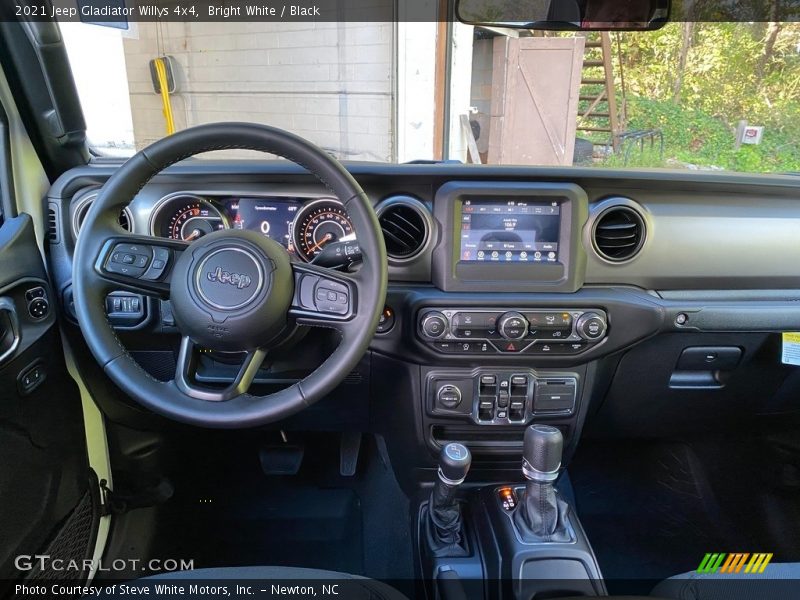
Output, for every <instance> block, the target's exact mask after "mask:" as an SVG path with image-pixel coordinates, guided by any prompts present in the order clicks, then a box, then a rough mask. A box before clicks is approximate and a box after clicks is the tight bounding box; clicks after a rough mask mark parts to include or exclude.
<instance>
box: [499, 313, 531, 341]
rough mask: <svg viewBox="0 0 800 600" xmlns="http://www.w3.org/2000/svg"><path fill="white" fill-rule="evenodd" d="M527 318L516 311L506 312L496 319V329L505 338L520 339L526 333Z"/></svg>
mask: <svg viewBox="0 0 800 600" xmlns="http://www.w3.org/2000/svg"><path fill="white" fill-rule="evenodd" d="M528 326H529V325H528V319H526V318H525V317H524V316H523V315H521V314H520V313H518V312H507V313H504V314H502V315H501V316H500V319H498V321H497V331H499V332H500V335H502V336H503V337H504V338H505V339H507V340H521V339H522V338H524V337H525V336H526V335H528Z"/></svg>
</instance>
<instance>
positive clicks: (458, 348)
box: [417, 308, 608, 355]
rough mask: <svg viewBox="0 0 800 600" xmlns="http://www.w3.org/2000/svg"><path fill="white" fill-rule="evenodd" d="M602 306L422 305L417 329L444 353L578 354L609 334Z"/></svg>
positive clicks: (432, 346)
mask: <svg viewBox="0 0 800 600" xmlns="http://www.w3.org/2000/svg"><path fill="white" fill-rule="evenodd" d="M607 331H608V317H607V315H606V312H605V311H604V310H602V309H596V308H585V309H574V308H570V309H518V308H517V309H514V308H509V309H488V308H487V309H484V308H443V309H438V308H437V309H434V308H430V309H423V310H422V311H420V313H419V316H418V327H417V333H418V335H419V337H420V338H421V339H422V340H423V341H424V342H425V343H426V344H427V345H428V346H430V347H431V348H433V349H434V350H435V351H437V352H440V353H442V354H522V353H524V354H534V355H575V354H580V353H581V352H585V351H586V350H588V349H589V348H590V347H591V346H592V345H594V344H597V343H598V342H600V341H601V340H602V339H603V338H605V336H606V333H607Z"/></svg>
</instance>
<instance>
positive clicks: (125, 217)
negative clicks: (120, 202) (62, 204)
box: [72, 194, 133, 239]
mask: <svg viewBox="0 0 800 600" xmlns="http://www.w3.org/2000/svg"><path fill="white" fill-rule="evenodd" d="M95 198H97V194H89V195H88V196H85V197H84V198H82V199H81V200H79V201H78V203H77V205H76V206H75V209H74V210H73V212H72V235H73V236H75V238H76V239H77V238H78V234H79V233H80V231H81V227H82V226H83V221H84V220H85V219H86V215H87V213H88V212H89V208H91V206H92V202H94V201H95ZM119 225H120V227H122V228H123V229H124V230H125V231H127V232H128V233H133V215H132V214H131V211H130V209H128V208H127V207H125V208H123V209H122V211H120V213H119Z"/></svg>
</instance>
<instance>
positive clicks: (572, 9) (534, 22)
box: [456, 0, 670, 31]
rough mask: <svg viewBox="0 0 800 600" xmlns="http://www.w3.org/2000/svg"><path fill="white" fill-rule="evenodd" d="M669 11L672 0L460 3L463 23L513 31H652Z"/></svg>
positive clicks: (477, 0) (461, 0) (466, 0)
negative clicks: (511, 29) (506, 28)
mask: <svg viewBox="0 0 800 600" xmlns="http://www.w3.org/2000/svg"><path fill="white" fill-rule="evenodd" d="M669 11H670V0H456V16H457V17H458V20H459V21H461V22H462V23H466V24H468V25H482V26H491V27H508V28H513V29H547V30H555V31H561V30H565V31H613V30H652V29H659V28H661V27H663V26H664V24H665V23H666V22H667V21H668V19H669Z"/></svg>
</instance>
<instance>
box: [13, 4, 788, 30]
mask: <svg viewBox="0 0 800 600" xmlns="http://www.w3.org/2000/svg"><path fill="white" fill-rule="evenodd" d="M449 1H450V3H451V6H450V8H449V10H441V6H442V2H440V0H0V6H2V10H0V20H2V21H20V20H21V21H51V20H56V21H62V22H85V23H99V24H109V25H113V24H116V23H120V22H149V21H165V22H169V21H174V22H220V23H223V22H249V21H253V22H256V21H261V22H275V23H280V22H304V21H305V22H309V21H320V22H370V21H372V22H391V21H401V22H415V21H416V22H431V21H439V20H443V19H444V20H449V19H454V17H453V16H452V15H454V14H456V11H455V9H454V4H455V2H456V0H449ZM560 1H566V0H468V4H469V5H470V6H471V7H472V9H471V10H474V11H479V12H480V13H481V14H484V15H491V17H492V19H491V20H492V21H493V22H498V23H499V22H509V23H510V22H519V21H520V20H524V19H525V16H526V15H529V14H534V15H535V14H541V13H542V11H543V8H542V5H543V4H548V5H549V3H555V2H560ZM569 1H571V2H573V3H574V2H575V0H569ZM577 1H578V3H579V4H580V5H581V8H582V9H583V10H586V9H587V7H589V8H590V5H591V3H592V2H606V1H608V0H577ZM613 1H614V2H619V3H620V5H622V6H624V5H635V4H637V3H648V2H650V1H651V0H613ZM462 16H463V15H462ZM669 21H678V22H687V21H694V22H769V21H783V22H786V21H789V22H798V21H800V0H672V2H671V6H670V9H669Z"/></svg>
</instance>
